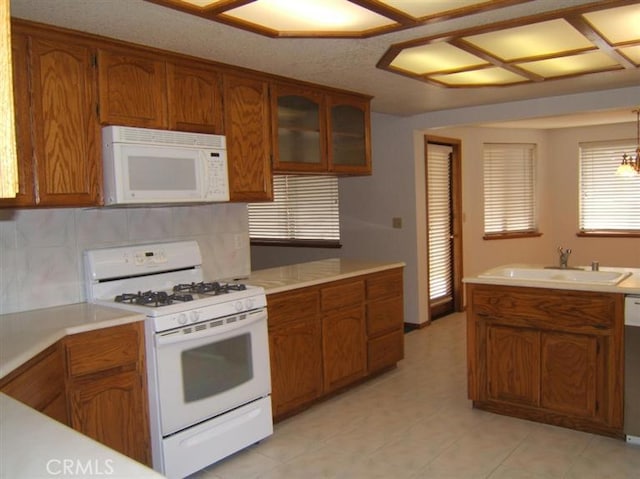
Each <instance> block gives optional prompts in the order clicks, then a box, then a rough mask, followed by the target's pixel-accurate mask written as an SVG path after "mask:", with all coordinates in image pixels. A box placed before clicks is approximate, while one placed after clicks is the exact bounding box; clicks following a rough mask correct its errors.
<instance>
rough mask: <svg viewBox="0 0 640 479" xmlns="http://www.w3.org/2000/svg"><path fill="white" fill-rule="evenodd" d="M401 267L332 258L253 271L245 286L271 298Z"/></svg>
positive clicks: (398, 265) (389, 263) (390, 263)
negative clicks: (285, 292) (260, 289)
mask: <svg viewBox="0 0 640 479" xmlns="http://www.w3.org/2000/svg"><path fill="white" fill-rule="evenodd" d="M404 266H405V264H404V263H402V262H383V261H361V260H350V259H341V258H331V259H324V260H319V261H310V262H308V263H297V264H292V265H288V266H277V267H275V268H268V269H260V270H256V271H252V272H251V275H250V276H249V277H248V278H247V280H246V282H247V283H248V284H251V285H253V286H261V287H263V288H264V290H265V292H266V293H267V294H272V293H281V292H283V291H289V290H292V289H296V288H304V287H306V286H314V285H317V284H322V283H327V282H330V281H338V280H341V279H347V278H352V277H354V276H360V275H363V274H371V273H377V272H380V271H386V270H388V269H394V268H402V267H404Z"/></svg>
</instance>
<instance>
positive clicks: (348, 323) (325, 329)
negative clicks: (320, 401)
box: [322, 306, 366, 392]
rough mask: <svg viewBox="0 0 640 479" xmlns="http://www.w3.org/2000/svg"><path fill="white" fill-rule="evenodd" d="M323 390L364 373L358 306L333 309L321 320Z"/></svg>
mask: <svg viewBox="0 0 640 479" xmlns="http://www.w3.org/2000/svg"><path fill="white" fill-rule="evenodd" d="M322 342H323V345H322V346H323V351H324V390H325V392H330V391H333V390H335V389H338V388H340V387H341V386H344V385H346V384H349V383H351V382H353V381H356V380H357V379H359V378H361V377H363V376H364V375H365V372H366V350H365V332H364V311H363V308H362V306H356V307H351V308H349V309H337V310H334V311H332V312H330V313H327V314H325V315H324V317H323V319H322Z"/></svg>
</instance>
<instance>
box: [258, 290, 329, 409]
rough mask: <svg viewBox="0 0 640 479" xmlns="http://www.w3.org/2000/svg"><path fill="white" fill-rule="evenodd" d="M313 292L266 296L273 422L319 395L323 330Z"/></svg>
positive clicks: (315, 292) (314, 292)
mask: <svg viewBox="0 0 640 479" xmlns="http://www.w3.org/2000/svg"><path fill="white" fill-rule="evenodd" d="M318 305H319V297H318V290H317V289H315V288H311V289H303V290H301V291H297V292H293V293H280V294H276V295H269V296H268V304H267V308H268V311H269V351H270V355H271V402H272V405H273V415H274V417H275V418H280V417H284V416H286V415H289V414H290V413H292V412H294V411H297V410H300V409H301V408H302V407H304V406H306V405H308V404H310V403H312V402H313V401H314V400H316V399H317V398H318V397H320V396H321V394H322V329H321V322H320V317H319V314H318V310H319V308H318Z"/></svg>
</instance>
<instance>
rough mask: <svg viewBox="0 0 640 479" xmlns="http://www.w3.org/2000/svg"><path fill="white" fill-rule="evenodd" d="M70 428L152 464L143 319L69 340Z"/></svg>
mask: <svg viewBox="0 0 640 479" xmlns="http://www.w3.org/2000/svg"><path fill="white" fill-rule="evenodd" d="M63 341H64V348H65V354H66V363H67V397H68V403H69V415H70V419H71V426H72V427H73V428H74V429H76V430H78V431H80V432H82V433H83V434H86V435H87V436H89V437H91V438H93V439H95V440H97V441H99V442H101V443H103V444H106V445H107V446H109V447H111V448H113V449H115V450H117V451H119V452H121V453H123V454H125V455H127V456H129V457H131V458H133V459H135V460H136V461H139V462H141V463H143V464H147V465H150V463H151V452H150V443H149V416H148V400H147V385H146V372H145V361H144V330H143V324H142V322H139V323H131V324H125V325H122V326H114V327H111V328H105V329H99V330H95V331H90V332H86V333H79V334H74V335H72V336H68V337H67V338H65V339H64V340H63Z"/></svg>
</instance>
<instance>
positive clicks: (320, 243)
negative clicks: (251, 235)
mask: <svg viewBox="0 0 640 479" xmlns="http://www.w3.org/2000/svg"><path fill="white" fill-rule="evenodd" d="M250 244H251V246H289V247H294V248H342V245H341V244H340V242H339V241H325V240H284V239H258V238H256V239H252V240H251V241H250Z"/></svg>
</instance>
